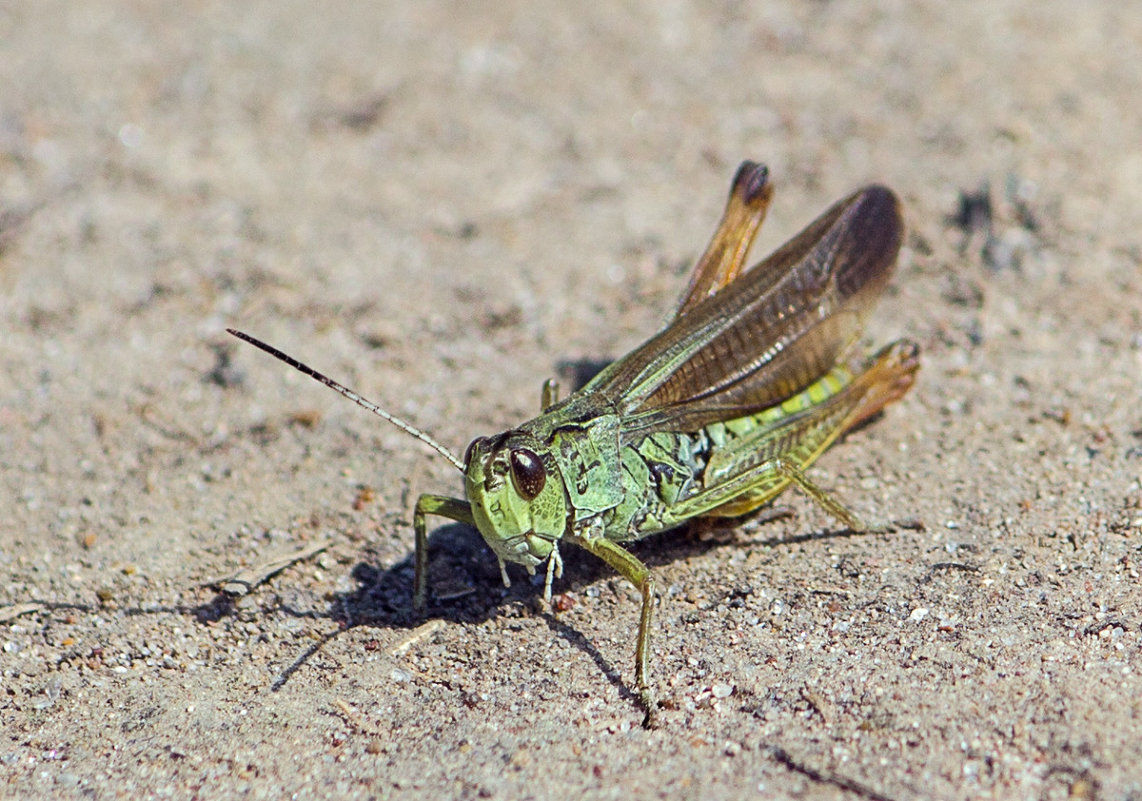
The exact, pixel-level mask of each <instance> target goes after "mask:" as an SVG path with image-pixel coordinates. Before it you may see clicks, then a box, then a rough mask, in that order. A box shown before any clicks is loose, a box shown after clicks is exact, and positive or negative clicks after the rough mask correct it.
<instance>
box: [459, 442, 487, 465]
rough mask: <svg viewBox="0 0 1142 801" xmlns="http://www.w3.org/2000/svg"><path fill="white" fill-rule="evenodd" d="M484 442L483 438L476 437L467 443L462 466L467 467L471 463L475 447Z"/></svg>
mask: <svg viewBox="0 0 1142 801" xmlns="http://www.w3.org/2000/svg"><path fill="white" fill-rule="evenodd" d="M483 441H484V438H483V437H476V438H475V439H474V440H472V441H471V442H469V443H468V450H466V451H464V465H465V466H467V465H468V464H470V463H471V461H472V451H474V450H476V446H477V445H479V444H480V443H482V442H483Z"/></svg>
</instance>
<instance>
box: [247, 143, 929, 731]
mask: <svg viewBox="0 0 1142 801" xmlns="http://www.w3.org/2000/svg"><path fill="white" fill-rule="evenodd" d="M772 194H773V192H772V185H771V184H770V183H769V176H768V171H767V169H766V168H765V167H764V166H762V165H759V164H755V163H753V162H748V161H747V162H744V163H743V164H742V165H741V167H740V168H739V169H738V171H737V174H736V175H735V177H734V180H733V185H732V187H731V190H730V196H729V200H728V202H727V204H726V209H725V212H724V214H723V217H722V220H721V223H720V224H719V226H718V229H717V231H716V232H715V233H714V237H713V239H712V240H711V242H710V244H709V246H708V247H707V248H706V251H705V253H704V254H703V255H702V257H701V259H700V260H699V261H698V264H697V266H696V267H695V270H694V274H693V276H692V277H691V279H690V284H689V286H688V287H687V289H686V291H685V293H684V294H683V295H682V299H681V302H680V304H679V308H678V311H677V313H676V315H675V317H674V319H673V321H672V322H671V323H670V324H669V325H668V326H667V327H666V328H665V329H664V330H663V331H662V332H661V333H659V334H658V335H657V336H655V337H653V338H652V339H650V340H649V341H647V342H646V343H645V344H643V345H642V346H641V347H639V348H637V349H636V350H634V351H633V352H631V353H630V354H628V355H626V356H624V357H623V358H621V359H618V360H617V361H615V362H612V363H611V364H610V365H609V366H608V367H606V368H605V369H604V370H603V371H602V372H600V373H599V374H598V375H597V376H595V378H594V379H592V380H591V381H590V382H589V383H587V384H586V385H585V386H584V387H582V389H580V390H579V391H577V392H575V393H574V394H572V395H570V396H569V397H567V398H566V399H564V400H562V401H560V400H559V399H558V386H557V385H556V384H555V383H554V381H548V382H547V383H546V384H545V385H544V387H543V391H542V399H541V405H542V410H541V413H540V415H539V417H536V418H535V419H533V420H529V421H528V422H526V423H523V424H522V425H520V426H518V427H516V428H513V429H510V430H508V431H505V432H504V433H502V434H498V435H496V436H493V437H478V438H477V439H475V440H473V441H472V443H471V444H470V445H469V446H468V450H467V452H466V453H465V455H464V458H463V460H460V459H458V458H456V456H455V455H454V454H452V453H451V452H450V451H449V450H448V449H447V448H445V447H444V446H442V445H440V444H439V443H438V442H436V440H434V439H432V438H431V437H429V436H428V435H427V434H425V433H423V432H422V431H420V430H419V429H417V428H415V427H413V426H412V425H410V424H408V423H406V422H404V421H403V420H400V419H398V418H396V417H394V416H393V415H391V414H389V413H388V412H385V411H384V410H382V409H380V408H379V407H377V406H376V404H373V403H371V402H370V401H367V400H365V399H364V398H362V397H361V396H360V395H358V394H357V393H355V392H353V391H351V390H349V389H346V388H345V387H343V386H342V385H340V384H338V383H337V382H335V381H333V380H331V379H329V378H327V377H326V376H324V375H322V374H321V373H318V372H317V371H315V370H313V369H312V368H310V367H308V366H306V365H304V364H302V363H301V362H298V361H297V360H295V359H293V358H291V357H289V356H287V355H285V354H284V353H282V352H280V351H278V350H276V349H275V348H273V347H271V346H269V345H266V344H265V343H263V342H260V341H259V340H257V339H254V338H253V337H251V336H248V335H247V334H243V333H241V332H238V331H234V330H232V329H228V330H229V331H230V333H231V334H233V335H235V336H237V337H239V338H240V339H243V340H245V341H247V342H250V343H252V344H253V345H256V346H257V347H259V348H261V349H262V350H264V351H266V352H268V353H270V354H271V355H273V356H275V357H277V358H278V359H281V360H282V361H284V362H286V363H287V364H290V365H291V366H293V367H295V368H297V369H298V370H301V371H302V372H304V373H306V374H308V375H310V376H312V377H313V378H316V379H317V380H318V381H321V382H322V383H324V384H326V385H327V386H329V387H332V388H333V389H335V390H337V391H338V392H340V393H341V394H342V395H344V396H346V397H348V398H349V399H350V400H353V401H354V402H356V403H358V404H359V405H361V406H363V407H365V408H366V409H369V410H370V411H372V412H374V413H376V414H378V415H380V416H381V417H383V418H384V419H386V420H388V421H390V422H392V423H394V424H395V425H397V426H398V427H400V428H402V429H403V430H405V431H406V432H408V433H410V434H412V435H413V436H415V437H417V438H418V439H420V440H422V441H424V442H425V443H427V444H428V445H430V446H431V447H433V448H435V449H436V450H437V451H438V452H440V453H441V454H442V455H444V456H445V458H447V459H449V460H450V461H451V462H452V463H453V464H454V465H455V466H456V467H457V468H458V469H460V470H461V471H462V472H463V473H464V489H465V495H466V499H465V500H460V499H457V498H449V497H444V496H440V495H421V496H420V498H419V500H418V501H417V503H416V510H415V512H414V514H413V528H414V531H415V538H416V550H415V578H414V584H413V607H414V609H415V610H416V611H417V612H418V613H423V611H424V609H425V607H426V604H427V599H428V587H427V582H426V576H427V572H428V537H427V525H426V518H427V517H428V515H437V516H440V517H445V518H448V519H451V520H456V521H459V522H461V523H466V524H468V525H472V526H475V527H476V528H477V529H478V530H479V532H480V534H481V535H482V536H483V538H484V540H485V542H487V544H488V546H489V547H490V548H491V549H492V551H493V552H494V553H495V555H496V557H497V558H498V559H499V562H500V571H501V574H502V576H503V580H504V584H505V585H508V584H509V582H508V576H507V570H506V563H508V562H514V563H517V564H520V565H523V566H524V567H525V568H526V569H527V571H528V572H529V573H531V574H533V575H534V573H535V570H536V568H537V567H539V566H540V565H543V564H544V563H546V581H545V583H544V590H543V592H544V598H545V600H547V601H548V602H550V600H551V584H552V581H553V579H554V578H557V577H560V576H562V570H563V561H562V559H561V557H560V553H559V545H560V543H561V542H571V543H573V544H575V545H577V546H579V547H581V548H583V549H585V550H587V551H589V552H590V553H592V554H594V555H595V556H597V557H599V558H600V559H602V560H603V561H604V562H606V563H607V564H608V565H610V566H611V567H612V568H614V569H615V570H616V571H618V572H619V573H620V574H622V575H623V576H624V577H625V578H626V579H627V580H629V581H630V582H631V583H632V584H634V586H635V587H637V588H638V590H639V592H640V593H641V594H642V613H641V616H640V618H639V627H638V640H637V646H636V649H635V682H636V685H637V689H638V695H639V699H640V701H641V702H642V704H643V706H644V707H645V708H646V710H647V715H648V720H649V719H650V716H652V715H653V712H654V710H655V708H656V705H655V701H654V694H653V692H652V689H651V686H650V682H649V678H648V677H649V667H648V663H649V659H650V632H651V617H652V614H653V610H654V577H653V576H652V575H651V573H650V570H649V569H648V568H647V566H646V565H645V564H643V562H642V561H641V560H639V559H638V557H636V556H635V555H634V554H632V553H631V552H630V551H628V550H627V549H626V548H625V547H623V544H624V543H628V542H634V541H636V540H641V539H643V538H644V537H648V536H650V535H651V534H657V533H659V532H661V531H665V530H667V529H671V528H674V527H677V526H680V525H683V524H685V523H687V522H688V521H691V520H694V519H695V518H700V517H738V516H740V515H744V514H746V513H748V512H751V511H753V510H755V509H757V508H758V507H760V506H762V505H763V504H766V503H768V502H769V501H771V500H773V499H774V498H775V497H777V495H779V494H780V493H781V492H782V491H783V490H784V489H785V488H786V487H788V486H789V485H790V484H796V485H797V486H798V487H800V488H801V490H803V491H804V492H805V493H806V494H807V495H809V497H810V498H812V499H813V500H814V501H816V502H817V503H818V504H820V505H821V506H822V507H823V508H824V509H826V510H827V511H828V512H829V513H830V514H832V516H833V517H835V518H836V519H837V520H839V521H840V522H841V523H842V524H844V525H845V526H846V527H848V528H849V529H851V530H852V531H858V532H859V531H867V530H869V527H868V526H866V525H865V523H864V522H862V521H861V520H860V519H859V518H858V517H857V516H856V515H855V514H854V513H853V512H851V511H849V510H848V509H847V508H846V507H845V506H843V505H842V504H841V503H839V502H838V501H837V500H835V499H834V498H833V497H832V496H830V495H829V494H828V493H826V492H825V491H824V490H822V489H821V488H820V487H818V486H817V485H816V484H814V483H813V482H812V481H811V480H810V479H809V478H808V477H807V476H806V475H805V472H804V471H805V469H806V468H808V467H809V465H811V464H812V463H813V461H814V460H816V459H817V457H818V456H820V455H821V454H822V453H823V452H824V451H825V449H826V448H828V447H829V446H830V445H831V444H832V443H833V442H834V441H835V440H836V439H837V438H838V437H840V436H841V435H843V434H844V433H845V432H846V431H849V430H850V429H852V428H853V427H854V426H857V425H859V424H861V423H862V422H864V421H865V420H867V419H869V418H870V417H872V416H873V415H875V414H877V413H878V412H879V411H880V410H881V409H882V408H883V407H884V406H886V405H887V404H889V403H891V402H893V401H895V400H897V399H898V398H900V397H902V396H903V395H904V394H905V393H906V392H907V391H908V389H909V388H910V387H911V386H912V383H913V380H914V377H915V373H916V370H917V368H918V367H919V358H918V357H919V348H918V347H917V346H916V345H915V344H914V343H912V342H910V341H907V340H900V341H898V342H895V343H893V344H891V345H889V346H887V347H886V348H884V349H882V350H880V351H879V352H877V353H876V354H875V355H873V356H871V357H866V356H865V355H863V354H862V353H861V352H859V349H858V348H857V347H856V344H857V340H858V338H859V336H860V331H861V328H862V325H863V322H864V319H865V317H866V316H867V314H868V312H869V310H870V308H871V306H872V304H873V303H874V301H875V300H876V299H877V297H878V296H879V295H880V293H881V291H882V290H883V289H884V287H885V285H886V284H887V282H888V279H889V277H890V275H891V273H892V269H893V266H894V264H895V262H896V256H897V252H898V251H899V249H900V243H901V240H902V238H903V223H902V221H901V216H900V208H899V202H898V201H897V199H896V196H895V195H894V194H893V193H892V191H891V190H889V189H886V188H884V187H882V186H875V185H874V186H868V187H866V188H864V189H860V190H858V191H857V192H854V193H853V194H851V195H849V196H848V197H847V198H845V199H844V200H841V201H840V202H838V203H836V204H835V205H834V206H833V207H832V208H830V209H829V210H828V211H826V212H825V213H824V214H822V215H821V216H820V217H819V218H817V220H816V221H814V222H813V223H812V224H811V225H809V227H808V228H806V229H805V230H804V231H802V232H801V233H800V234H798V235H797V236H796V237H794V238H793V239H792V240H790V241H789V242H787V243H786V244H785V245H783V246H782V247H780V248H779V249H778V250H777V251H776V252H774V253H773V254H772V255H770V256H769V257H768V258H767V259H765V260H764V261H762V262H760V263H759V264H757V265H755V266H753V267H752V268H750V269H748V270H744V271H743V269H742V268H743V266H744V264H745V260H746V257H747V255H748V253H749V249H750V246H751V245H752V243H753V240H754V237H755V236H756V234H757V231H758V228H759V227H760V225H761V222H762V220H763V219H764V217H765V213H766V210H767V208H768V207H769V203H770V200H771V198H772Z"/></svg>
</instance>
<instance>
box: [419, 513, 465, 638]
mask: <svg viewBox="0 0 1142 801" xmlns="http://www.w3.org/2000/svg"><path fill="white" fill-rule="evenodd" d="M428 515H437V516H439V517H446V518H448V519H449V520H455V521H456V522H458V523H467V524H468V525H469V526H475V525H476V521H475V519H474V518H473V517H472V507H471V506H470V505H469V504H468V502H467V501H462V500H460V499H459V498H446V497H444V496H443V495H421V496H420V497H419V498H418V499H417V501H416V511H414V512H413V514H412V528H413V531H414V533H415V535H416V550H415V551H414V556H413V565H414V568H415V572H414V573H413V579H412V608H413V611H414V612H415V613H416V614H418V615H422V614H424V610H425V607H427V606H428V525H427V523H426V522H425V518H426V517H427V516H428Z"/></svg>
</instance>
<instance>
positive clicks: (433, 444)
mask: <svg viewBox="0 0 1142 801" xmlns="http://www.w3.org/2000/svg"><path fill="white" fill-rule="evenodd" d="M226 332H227V333H229V334H233V335H234V336H236V337H238V339H241V340H244V341H246V342H249V343H250V344H251V345H253V346H254V347H255V348H260V349H261V350H264V351H265V352H266V353H268V354H270V355H271V356H273V357H274V358H275V359H280V360H282V361H283V362H285V363H286V364H288V365H289V366H290V367H293V368H294V369H296V370H300V371H301V372H303V373H305V374H306V375H307V376H309V377H310V378H315V379H317V380H318V381H320V382H321V383H322V384H324V385H325V386H327V387H329V388H330V389H332V390H335V391H337V392H340V393H341V394H342V395H344V396H345V397H346V398H348V399H349V400H351V401H353V403H355V404H357V405H358V406H360V407H362V408H365V409H368V410H369V411H370V412H372V413H373V414H375V415H377V417H381V418H384V419H385V420H388V421H389V422H390V423H392V424H393V425H394V426H396V427H397V428H399V429H400V430H401V431H404V432H405V433H408V434H412V435H413V436H414V437H416V438H417V439H419V440H420V441H421V442H423V443H424V444H425V445H427V446H428V447H430V448H432V449H433V450H434V451H436V452H437V453H439V454H440V455H441V456H443V457H444V458H445V459H447V460H448V461H450V462H452V464H454V465H456V468H457V469H458V470H459V471H460V472H461V473H463V472H464V463H463V462H462V461H460V460H459V459H457V458H456V454H454V453H452V451H450V450H448V449H447V448H445V447H444V446H443V445H441V444H440V443H439V442H437V441H436V440H434V439H433V438H432V437H430V436H428V434H425V433H424V432H423V431H421V430H420V429H419V428H417V427H416V426H414V425H412V424H411V423H406V422H405V421H404V420H401V419H400V418H399V417H396V416H395V415H391V414H389V413H388V412H386V411H385V410H384V409H382V408H381V407H380V406H378V405H377V404H375V403H373V402H372V401H370V400H366V399H365V398H362V397H361V396H360V395H358V394H357V393H356V392H354V391H353V390H351V389H349V388H348V387H344V386H342V385H341V384H338V383H337V382H336V381H334V380H333V379H332V378H330V377H329V376H326V375H322V374H321V373H319V372H317V371H316V370H314V369H313V368H312V367H310V366H309V365H308V364H304V363H303V362H299V361H298V360H297V359H295V358H293V357H292V356H289V355H287V354H285V353H282V352H281V351H280V350H278V349H277V348H275V347H274V346H273V345H267V344H266V343H265V342H262V340H260V339H255V338H254V337H252V336H250V335H249V334H244V333H242V332H241V331H236V330H234V329H233V328H227V329H226Z"/></svg>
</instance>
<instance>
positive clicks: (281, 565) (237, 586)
mask: <svg viewBox="0 0 1142 801" xmlns="http://www.w3.org/2000/svg"><path fill="white" fill-rule="evenodd" d="M328 547H329V543H328V542H317V543H314V544H313V545H307V546H306V547H304V548H302V549H301V550H300V551H294V552H293V553H291V554H289V555H288V556H280V557H278V558H277V559H271V560H270V561H268V562H263V563H262V564H260V565H255V566H254V567H247V568H245V569H243V570H239V571H238V572H237V573H235V574H233V575H232V576H226V577H223V578H220V579H215V580H214V581H208V582H207V583H206V585H205V586H208V587H217V588H218V589H219V590H221V591H222V592H224V593H226V594H227V595H236V596H242V595H245V594H246V593H248V592H249V591H250V590H252V589H254V587H257V586H258V585H259V584H261V583H262V582H264V581H265V580H266V579H268V578H269V577H270V576H272V575H274V574H275V573H278V572H280V571H282V570H285V569H286V568H287V567H289V566H290V565H292V564H293V563H294V562H300V561H302V560H303V559H308V558H309V557H311V556H313V555H314V554H318V553H321V552H322V551H324V550H325V549H326V548H328Z"/></svg>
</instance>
